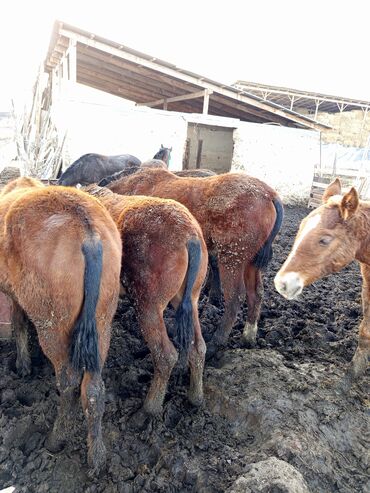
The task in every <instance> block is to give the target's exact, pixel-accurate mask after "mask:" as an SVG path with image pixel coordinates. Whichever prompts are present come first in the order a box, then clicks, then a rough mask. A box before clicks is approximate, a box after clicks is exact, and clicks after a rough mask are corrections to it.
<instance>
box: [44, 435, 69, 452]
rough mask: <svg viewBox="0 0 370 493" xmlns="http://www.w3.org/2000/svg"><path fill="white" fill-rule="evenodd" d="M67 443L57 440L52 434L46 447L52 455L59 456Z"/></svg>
mask: <svg viewBox="0 0 370 493" xmlns="http://www.w3.org/2000/svg"><path fill="white" fill-rule="evenodd" d="M64 445H65V442H64V441H63V440H57V439H56V438H55V437H54V436H53V433H52V432H51V433H50V434H49V435H48V436H47V437H46V440H45V443H44V447H45V448H46V449H47V450H48V451H49V452H51V453H53V454H57V453H58V452H60V451H61V450H63V448H64Z"/></svg>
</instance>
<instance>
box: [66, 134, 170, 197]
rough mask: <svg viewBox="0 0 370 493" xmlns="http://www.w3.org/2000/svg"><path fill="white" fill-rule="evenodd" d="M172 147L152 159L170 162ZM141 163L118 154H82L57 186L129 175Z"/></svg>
mask: <svg viewBox="0 0 370 493" xmlns="http://www.w3.org/2000/svg"><path fill="white" fill-rule="evenodd" d="M171 151H172V147H163V145H162V144H161V148H160V149H159V151H158V152H157V153H156V154H155V156H154V157H153V159H160V160H162V161H164V162H165V163H166V165H167V166H168V163H169V161H170V157H171ZM140 165H141V161H140V159H138V158H137V157H135V156H132V155H131V154H120V155H118V156H104V155H102V154H94V153H90V154H84V155H83V156H81V157H79V158H78V159H77V160H76V161H75V162H74V163H72V164H71V165H70V166H69V167H68V168H67V169H66V170H65V171H64V173H63V174H62V175H61V177H60V178H59V179H58V185H64V186H69V187H71V186H74V185H77V184H78V183H79V184H80V185H89V184H90V183H99V182H100V181H101V180H103V178H105V177H106V176H111V175H114V174H115V173H120V172H122V175H120V176H123V175H129V174H131V173H134V172H135V171H137V169H138V168H139V167H140Z"/></svg>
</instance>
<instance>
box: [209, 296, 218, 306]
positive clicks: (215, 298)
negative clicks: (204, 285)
mask: <svg viewBox="0 0 370 493" xmlns="http://www.w3.org/2000/svg"><path fill="white" fill-rule="evenodd" d="M208 303H209V304H211V305H213V306H221V298H220V297H219V296H212V295H210V296H209V297H208Z"/></svg>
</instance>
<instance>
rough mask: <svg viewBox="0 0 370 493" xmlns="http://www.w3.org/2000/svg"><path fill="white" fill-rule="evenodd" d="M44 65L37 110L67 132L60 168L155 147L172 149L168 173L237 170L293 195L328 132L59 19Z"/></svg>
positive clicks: (307, 177)
mask: <svg viewBox="0 0 370 493" xmlns="http://www.w3.org/2000/svg"><path fill="white" fill-rule="evenodd" d="M44 67H45V71H46V73H47V74H48V76H49V82H48V88H47V91H46V93H45V97H44V107H45V109H48V108H50V107H51V108H52V114H53V118H54V121H55V123H56V125H57V127H58V129H59V131H60V133H61V134H64V133H66V134H67V139H66V149H65V165H68V164H69V163H70V162H72V161H73V160H74V159H76V158H77V157H79V156H80V155H82V154H84V153H87V152H99V153H102V154H120V153H130V154H134V155H137V156H138V157H139V158H140V159H148V158H151V157H152V156H153V155H154V154H155V152H156V151H157V150H158V148H159V147H160V145H161V144H163V145H165V146H168V147H172V149H173V151H172V159H171V164H170V168H171V169H181V168H200V167H202V168H209V169H213V170H215V171H216V172H225V171H229V170H230V169H232V170H237V169H243V170H246V171H247V172H249V173H251V174H254V175H255V176H258V177H260V178H261V179H265V180H267V181H268V182H269V183H271V184H272V185H274V186H276V187H277V188H278V189H279V187H280V188H281V187H284V186H285V187H286V190H292V188H294V190H295V191H296V193H297V194H298V195H300V194H302V193H306V194H307V191H308V190H309V188H310V185H311V182H312V173H313V167H314V165H315V164H317V162H318V161H319V160H320V132H321V131H324V130H327V129H329V128H330V126H329V125H327V124H325V123H320V122H317V121H315V120H314V119H313V118H312V116H311V115H302V114H300V113H298V112H296V111H293V110H291V109H289V108H284V107H282V106H281V105H279V104H276V103H275V102H273V101H266V100H264V98H263V97H261V96H259V95H256V94H252V93H250V92H247V91H245V90H244V89H241V88H237V87H233V86H231V85H225V84H222V83H219V82H216V81H213V80H210V79H208V78H207V77H205V76H201V75H198V74H194V73H192V72H189V71H187V70H183V69H181V68H179V67H177V66H176V65H173V64H171V63H168V62H165V61H163V60H159V59H157V58H155V57H153V56H150V55H147V54H144V53H140V52H138V51H136V50H133V49H131V48H128V47H126V46H123V45H122V44H119V43H117V42H114V41H110V40H108V39H105V38H102V37H100V36H97V35H95V34H93V33H90V32H86V31H83V30H81V29H79V28H76V27H74V26H71V25H68V24H65V23H63V22H59V21H57V22H56V23H55V25H54V28H53V32H52V36H51V41H50V45H49V50H48V53H47V56H46V59H45V63H44ZM271 169H272V170H273V172H271ZM280 191H281V192H282V193H283V194H284V190H280Z"/></svg>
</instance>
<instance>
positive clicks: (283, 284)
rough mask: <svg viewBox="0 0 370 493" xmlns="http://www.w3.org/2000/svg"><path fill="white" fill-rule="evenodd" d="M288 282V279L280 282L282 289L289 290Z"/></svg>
mask: <svg viewBox="0 0 370 493" xmlns="http://www.w3.org/2000/svg"><path fill="white" fill-rule="evenodd" d="M287 287H288V286H287V283H286V281H281V282H280V290H281V291H283V292H284V293H285V291H286V290H287Z"/></svg>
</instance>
